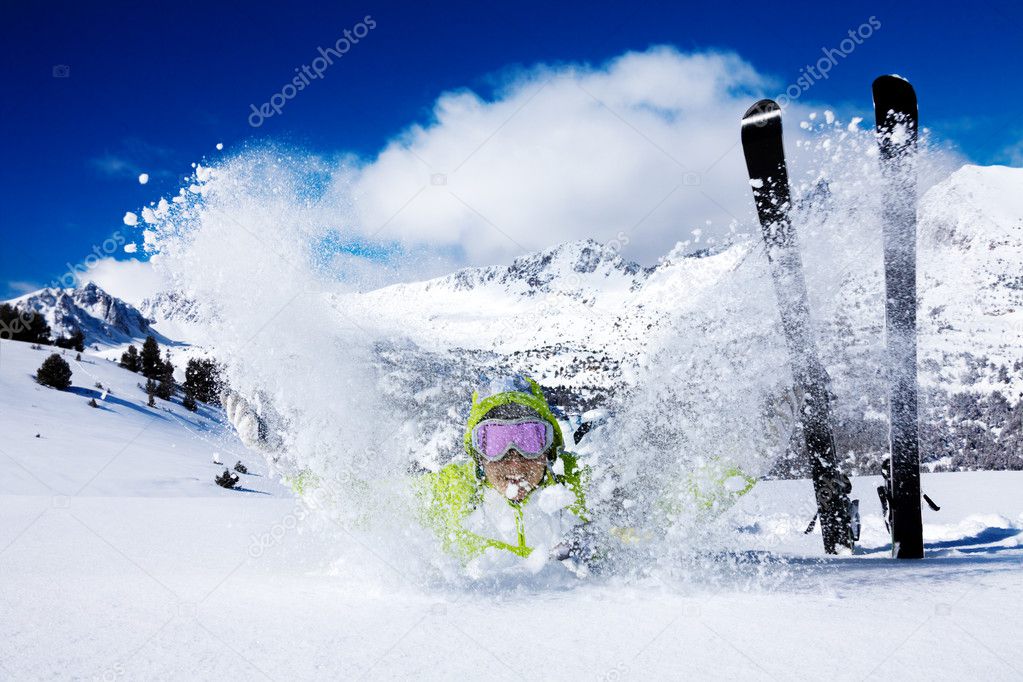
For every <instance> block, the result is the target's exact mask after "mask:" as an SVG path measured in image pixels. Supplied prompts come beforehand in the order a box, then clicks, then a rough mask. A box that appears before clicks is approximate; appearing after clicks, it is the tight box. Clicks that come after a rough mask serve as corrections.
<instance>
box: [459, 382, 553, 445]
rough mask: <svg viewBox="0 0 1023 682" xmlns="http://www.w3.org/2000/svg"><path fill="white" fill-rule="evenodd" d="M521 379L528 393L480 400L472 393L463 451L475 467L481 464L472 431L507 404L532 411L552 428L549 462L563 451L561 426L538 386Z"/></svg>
mask: <svg viewBox="0 0 1023 682" xmlns="http://www.w3.org/2000/svg"><path fill="white" fill-rule="evenodd" d="M523 379H524V380H525V381H526V382H527V383H528V387H529V392H528V393H527V392H525V391H501V392H498V393H493V394H491V395H489V396H486V397H483V398H481V397H480V396H479V391H473V393H472V408H471V409H470V410H469V421H468V422H467V423H466V426H465V438H464V442H465V451H466V452H467V453H468V454H469V456H470V457H472V458H473V461H475V462H476V464H477V465H479V464H480V463H481V462H482V456H481V454H480V453H479V452H477V451H476V448H474V447H473V445H472V429H473V427H475V426H476V425H477V424H479V423H480V422H481V421H483V419H484V418H485V417H486V416H487V413H488V412H490V411H491V410H492V409H494V408H495V407H498V406H499V405H507V404H508V403H518V404H519V405H525V406H526V407H528V408H530V409H532V410H534V411H535V412H536V413H537V414H539V415H540V416H541V417H542V418H543V420H544V421H546V422H547V423H549V424H550V425H551V426H552V427H553V428H554V445H553V447H552V448H551V455H550V459H551V460H553V459H554V458H556V457H557V456H558V454H559V453H560V452H561V451H562V450H564V449H565V438H564V436H562V434H561V425H559V424H558V419H557V417H555V416H554V412H553V411H552V410H551V406H550V405H548V404H547V399H546V398H544V396H543V391H542V390H541V389H540V385H539V384H537V383H536V382H535V381H533V380H532V379H530V378H529V377H523Z"/></svg>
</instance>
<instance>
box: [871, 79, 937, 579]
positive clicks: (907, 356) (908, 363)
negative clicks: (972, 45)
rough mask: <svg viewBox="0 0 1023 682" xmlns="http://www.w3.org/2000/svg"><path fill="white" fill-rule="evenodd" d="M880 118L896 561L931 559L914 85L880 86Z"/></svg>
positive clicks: (893, 82)
mask: <svg viewBox="0 0 1023 682" xmlns="http://www.w3.org/2000/svg"><path fill="white" fill-rule="evenodd" d="M873 94H874V118H875V120H876V125H877V128H876V131H877V143H878V147H879V149H880V152H881V172H882V176H883V178H884V182H885V189H884V195H883V197H882V201H883V230H884V275H885V343H886V346H887V360H888V367H887V370H888V410H889V430H888V444H889V448H890V455H889V457H888V458H887V462H886V463H885V464H886V465H887V466H888V472H887V473H888V475H887V476H886V477H885V478H886V481H885V484H886V486H887V487H888V490H887V492H888V503H889V504H888V510H889V511H888V514H889V520H890V524H889V526H890V530H891V534H892V556H894V557H897V558H899V559H919V558H922V557H923V555H924V543H923V523H922V520H921V517H920V450H919V443H918V425H917V377H916V174H915V171H914V167H913V160H914V155H915V151H916V140H917V126H918V112H917V102H916V93H915V92H914V91H913V86H912V85H910V84H909V81H907V80H905V79H904V78H900V77H898V76H881V77H879V78H878V79H876V80H875V81H874V85H873Z"/></svg>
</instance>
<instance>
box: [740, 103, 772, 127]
mask: <svg viewBox="0 0 1023 682" xmlns="http://www.w3.org/2000/svg"><path fill="white" fill-rule="evenodd" d="M779 116H781V107H780V106H778V103H777V102H775V101H774V100H773V99H762V100H760V101H759V102H757V103H756V104H754V105H753V106H751V107H750V108H749V109H747V110H746V113H745V114H743V115H742V125H743V127H745V126H750V125H753V126H761V125H764V124H765V123H766V122H767V121H770V120H772V119H774V118H776V117H779Z"/></svg>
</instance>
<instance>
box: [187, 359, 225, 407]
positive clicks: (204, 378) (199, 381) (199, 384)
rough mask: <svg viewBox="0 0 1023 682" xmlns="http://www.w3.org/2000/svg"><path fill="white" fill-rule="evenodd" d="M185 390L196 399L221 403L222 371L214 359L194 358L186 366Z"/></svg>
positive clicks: (213, 403) (210, 403)
mask: <svg viewBox="0 0 1023 682" xmlns="http://www.w3.org/2000/svg"><path fill="white" fill-rule="evenodd" d="M185 390H186V391H191V393H192V396H193V397H194V398H195V399H196V400H201V401H202V402H204V403H207V404H209V405H219V404H220V395H219V391H220V372H219V370H218V368H217V365H216V363H215V362H213V361H212V360H200V359H198V358H192V359H190V360H189V361H188V365H187V366H186V367H185Z"/></svg>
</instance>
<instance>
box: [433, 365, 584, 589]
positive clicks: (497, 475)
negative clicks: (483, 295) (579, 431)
mask: <svg viewBox="0 0 1023 682" xmlns="http://www.w3.org/2000/svg"><path fill="white" fill-rule="evenodd" d="M564 445H565V440H564V436H563V433H562V429H561V425H560V424H559V422H558V419H557V417H556V416H555V414H554V412H553V411H552V410H551V407H550V405H549V404H548V403H547V400H546V399H545V398H544V395H543V392H542V390H541V389H540V386H539V385H538V384H537V383H536V382H535V381H533V380H532V379H529V378H527V377H520V376H517V377H512V378H508V379H501V380H497V381H494V382H491V383H489V384H488V385H487V386H486V387H484V388H483V389H482V390H481V391H480V390H478V391H476V392H474V393H473V396H472V407H471V409H470V412H469V419H468V422H467V424H466V431H465V437H464V446H465V451H466V453H467V454H468V455H469V458H468V461H464V462H454V463H452V464H448V465H447V466H445V467H444V468H442V469H441V470H440V471H438V472H435V473H429V474H427V475H425V476H424V477H423V479H422V480H421V481H420V487H419V491H420V493H421V495H422V498H423V501H424V511H423V520H424V522H425V523H426V525H428V526H429V527H430V528H432V529H433V530H434V531H435V532H436V533H437V535H438V537H439V539H440V541H441V543H442V545H443V546H444V548H445V549H446V550H447V551H449V552H451V553H452V554H455V555H457V556H459V557H460V558H462V559H463V560H465V561H466V562H467V564H470V569H475V570H482V569H483V568H484V567H485V566H488V567H489V566H492V565H494V564H504V563H508V562H509V561H514V560H516V558H517V557H522V558H531V557H535V556H536V553H540V554H541V555H543V559H542V560H546V559H547V557H550V558H553V559H556V560H561V561H566V562H568V564H569V567H570V568H572V569H573V570H576V571H578V570H579V569H580V568H581V562H583V561H585V560H586V559H588V558H590V549H589V547H588V546H587V543H586V531H585V525H586V524H587V523H588V522H589V516H588V513H587V509H586V498H585V493H584V487H585V483H586V479H587V478H588V475H589V471H588V469H586V468H584V467H581V466H580V465H579V463H578V462H577V461H576V458H575V456H574V455H572V454H571V453H568V452H566V451H565V450H564Z"/></svg>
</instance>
